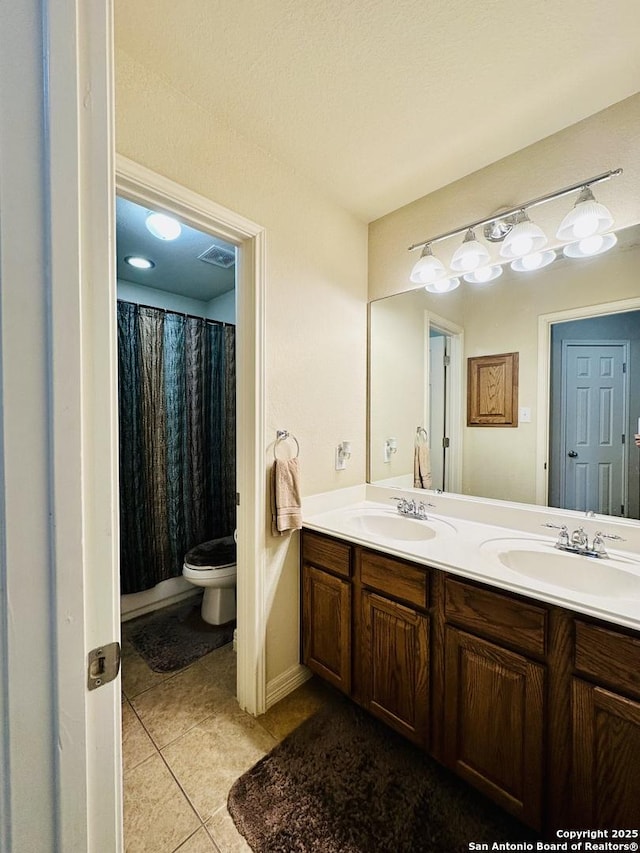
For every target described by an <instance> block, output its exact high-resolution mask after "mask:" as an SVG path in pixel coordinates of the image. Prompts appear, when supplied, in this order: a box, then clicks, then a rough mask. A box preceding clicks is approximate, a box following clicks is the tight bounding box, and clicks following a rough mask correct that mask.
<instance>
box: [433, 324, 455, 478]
mask: <svg viewBox="0 0 640 853" xmlns="http://www.w3.org/2000/svg"><path fill="white" fill-rule="evenodd" d="M450 351H451V339H450V338H449V336H448V335H445V334H444V333H443V332H441V331H439V330H438V329H434V328H433V327H431V328H430V329H429V445H430V448H431V482H432V485H433V488H434V489H442V490H445V488H446V486H447V478H446V472H447V461H448V458H447V457H448V446H447V445H448V443H449V437H448V433H447V427H448V424H447V397H448V394H449V388H448V383H449V359H450Z"/></svg>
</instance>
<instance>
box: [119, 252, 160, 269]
mask: <svg viewBox="0 0 640 853" xmlns="http://www.w3.org/2000/svg"><path fill="white" fill-rule="evenodd" d="M124 262H125V264H129V266H130V267H135V268H136V269H137V270H151V269H153V268H154V267H155V264H154V262H153V261H150V260H149V258H143V257H141V256H140V255H127V257H126V258H125V259H124Z"/></svg>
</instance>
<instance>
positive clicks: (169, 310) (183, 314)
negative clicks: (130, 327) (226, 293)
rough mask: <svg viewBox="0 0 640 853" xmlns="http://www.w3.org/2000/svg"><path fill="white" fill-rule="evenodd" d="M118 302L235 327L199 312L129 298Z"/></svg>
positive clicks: (216, 324)
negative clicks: (191, 312) (134, 300)
mask: <svg viewBox="0 0 640 853" xmlns="http://www.w3.org/2000/svg"><path fill="white" fill-rule="evenodd" d="M118 302H125V303H127V304H128V305H137V306H138V308H151V309H152V310H153V311H164V313H165V314H178V315H179V316H180V317H186V318H188V319H189V320H204V321H205V323H213V324H214V325H215V326H232V327H233V328H235V325H236V324H235V323H225V321H224V320H211V319H209V317H201V316H200V315H199V314H186V313H185V312H184V311H174V309H173V308H158V306H157V305H143V303H142V302H132V301H131V300H130V299H118Z"/></svg>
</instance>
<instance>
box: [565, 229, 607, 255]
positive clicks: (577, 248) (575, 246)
mask: <svg viewBox="0 0 640 853" xmlns="http://www.w3.org/2000/svg"><path fill="white" fill-rule="evenodd" d="M617 242H618V238H617V237H616V235H615V234H613V233H611V234H593V235H592V236H591V237H583V238H582V240H578V241H577V242H576V243H569V244H568V245H567V246H565V247H564V249H563V250H562V251H563V252H564V254H565V255H566V256H567V258H592V257H593V256H594V255H603V254H604V253H605V252H608V251H609V249H613V247H614V246H615V244H616V243H617Z"/></svg>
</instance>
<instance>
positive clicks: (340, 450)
mask: <svg viewBox="0 0 640 853" xmlns="http://www.w3.org/2000/svg"><path fill="white" fill-rule="evenodd" d="M347 459H351V442H350V441H341V442H340V444H339V445H338V446H337V447H336V471H344V469H345V468H346V467H347Z"/></svg>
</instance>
